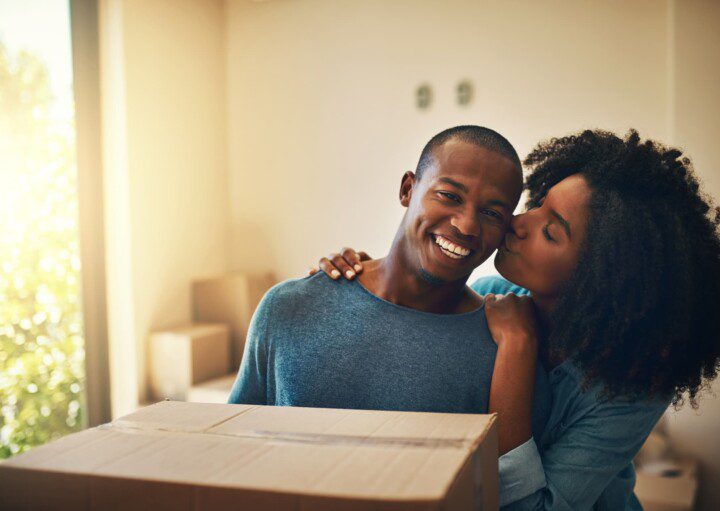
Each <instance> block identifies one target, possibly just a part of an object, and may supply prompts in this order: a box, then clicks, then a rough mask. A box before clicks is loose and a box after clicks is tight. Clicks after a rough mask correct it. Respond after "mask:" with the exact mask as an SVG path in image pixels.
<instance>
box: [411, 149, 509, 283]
mask: <svg viewBox="0 0 720 511" xmlns="http://www.w3.org/2000/svg"><path fill="white" fill-rule="evenodd" d="M434 162H435V164H434V165H432V166H430V167H428V168H427V169H425V171H424V173H423V175H422V178H421V179H420V180H419V181H418V180H416V178H415V176H414V175H413V173H412V172H408V173H406V174H405V176H404V177H403V183H402V186H401V190H400V201H401V203H402V204H403V206H406V207H407V208H408V210H407V213H406V214H405V218H404V219H403V227H404V246H405V248H406V254H407V256H408V263H409V264H411V265H412V266H414V269H415V270H416V271H417V272H418V273H419V274H421V275H422V276H424V277H425V278H426V279H428V280H431V281H433V282H455V281H457V280H461V279H467V277H468V275H470V273H471V272H472V271H473V270H474V269H475V268H476V267H477V266H479V265H480V264H482V263H483V262H484V261H485V260H486V259H487V258H488V257H489V256H490V254H492V253H493V252H494V251H495V249H497V248H498V246H499V245H500V243H501V242H502V240H503V237H504V235H505V229H506V228H507V226H508V224H509V222H510V219H511V218H512V212H513V210H514V209H515V206H516V205H517V203H518V200H519V199H520V193H521V192H522V175H521V173H520V171H519V170H518V169H517V167H516V166H515V165H514V164H513V162H512V161H511V160H510V159H508V158H506V157H505V156H503V155H501V154H499V153H496V152H494V151H490V150H488V149H485V148H482V147H478V146H476V145H474V144H471V143H467V142H462V141H460V140H456V139H450V140H448V141H447V142H445V143H444V144H443V145H442V146H440V147H438V148H436V149H435V151H434Z"/></svg>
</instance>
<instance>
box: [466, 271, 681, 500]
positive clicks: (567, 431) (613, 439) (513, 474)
mask: <svg viewBox="0 0 720 511" xmlns="http://www.w3.org/2000/svg"><path fill="white" fill-rule="evenodd" d="M471 287H472V288H473V289H474V290H475V291H476V292H477V293H478V294H481V295H486V294H488V293H494V294H507V293H516V294H528V291H527V290H525V289H523V288H521V287H518V286H516V285H514V284H512V283H510V282H508V281H507V280H505V279H502V278H500V277H484V278H480V279H478V280H477V281H475V282H474V283H473V284H472V286H471ZM548 377H549V382H550V387H551V391H552V396H553V404H552V408H551V411H550V418H549V419H548V422H547V425H546V427H545V431H544V432H543V434H542V435H541V437H540V440H539V441H536V439H532V438H531V439H530V440H528V441H527V442H525V443H524V444H522V445H520V446H518V447H516V448H515V449H513V450H512V451H510V452H508V453H506V454H504V455H503V456H501V457H500V461H499V464H500V487H501V493H500V504H501V506H502V508H503V509H506V510H526V509H532V510H541V509H547V510H568V511H582V510H586V509H592V510H640V509H642V506H641V505H640V503H639V502H638V500H637V498H636V497H635V494H634V493H633V488H634V486H635V470H634V468H633V466H632V460H633V458H634V457H635V455H636V454H637V452H638V451H639V450H640V447H641V446H642V445H643V443H644V442H645V439H646V438H647V436H648V435H649V434H650V432H651V431H652V429H653V426H654V425H655V424H656V423H657V421H658V420H659V419H660V417H661V416H662V414H663V413H664V412H665V410H666V409H667V407H668V404H669V400H660V399H654V400H638V401H635V402H629V401H627V400H622V399H614V400H612V401H607V400H603V399H601V398H600V397H599V392H600V391H601V386H600V385H593V386H591V387H590V388H589V389H587V390H586V391H582V390H581V383H582V380H583V374H582V372H581V370H580V368H579V367H578V365H577V364H576V363H575V362H574V360H573V359H568V360H566V361H565V362H564V363H562V364H560V365H559V366H557V367H555V368H554V369H553V370H552V371H550V372H549V373H548Z"/></svg>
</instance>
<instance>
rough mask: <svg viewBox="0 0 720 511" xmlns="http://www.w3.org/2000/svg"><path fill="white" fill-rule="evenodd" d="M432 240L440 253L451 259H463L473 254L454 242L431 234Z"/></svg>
mask: <svg viewBox="0 0 720 511" xmlns="http://www.w3.org/2000/svg"><path fill="white" fill-rule="evenodd" d="M432 238H433V241H435V244H436V245H437V246H438V248H440V251H441V252H442V253H443V254H445V255H446V256H448V257H449V258H451V259H456V260H457V259H465V258H467V257H468V256H470V254H472V253H473V250H472V249H470V248H468V247H464V246H462V245H461V244H459V243H458V242H456V241H450V240H449V239H447V238H445V237H444V236H442V235H440V234H432Z"/></svg>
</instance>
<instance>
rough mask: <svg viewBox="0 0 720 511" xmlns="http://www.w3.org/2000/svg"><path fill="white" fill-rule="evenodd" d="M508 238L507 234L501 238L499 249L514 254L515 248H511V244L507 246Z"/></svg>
mask: <svg viewBox="0 0 720 511" xmlns="http://www.w3.org/2000/svg"><path fill="white" fill-rule="evenodd" d="M508 238H509V235H505V238H504V239H503V242H502V244H501V245H500V249H501V250H503V251H505V252H508V253H510V254H515V253H516V252H515V250H513V246H512V245H510V246H508Z"/></svg>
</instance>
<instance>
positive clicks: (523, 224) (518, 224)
mask: <svg viewBox="0 0 720 511" xmlns="http://www.w3.org/2000/svg"><path fill="white" fill-rule="evenodd" d="M525 215H526V213H521V214H519V215H514V216H513V217H512V219H511V220H510V230H511V231H512V232H513V233H514V234H515V236H517V237H518V238H524V237H525V236H527V218H526V217H525Z"/></svg>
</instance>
